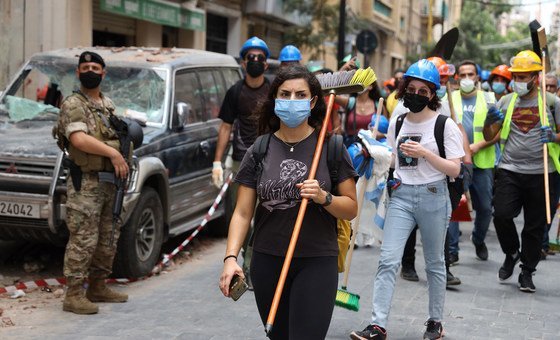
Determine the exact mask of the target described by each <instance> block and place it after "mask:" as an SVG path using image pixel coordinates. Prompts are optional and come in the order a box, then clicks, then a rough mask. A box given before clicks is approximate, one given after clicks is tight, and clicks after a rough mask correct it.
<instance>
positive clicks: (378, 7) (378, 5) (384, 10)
mask: <svg viewBox="0 0 560 340" xmlns="http://www.w3.org/2000/svg"><path fill="white" fill-rule="evenodd" d="M373 10H374V11H376V12H377V13H379V14H382V15H384V16H386V17H388V18H390V17H391V12H392V11H393V9H392V8H391V7H389V6H387V5H385V4H384V3H383V2H382V1H381V0H375V2H374V3H373Z"/></svg>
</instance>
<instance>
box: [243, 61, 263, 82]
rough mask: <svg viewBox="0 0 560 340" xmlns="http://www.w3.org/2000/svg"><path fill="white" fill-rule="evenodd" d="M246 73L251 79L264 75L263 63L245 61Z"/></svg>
mask: <svg viewBox="0 0 560 340" xmlns="http://www.w3.org/2000/svg"><path fill="white" fill-rule="evenodd" d="M247 73H248V74H249V75H250V76H251V77H253V78H256V77H258V76H260V75H262V74H263V73H264V63H263V62H260V61H254V60H249V61H247Z"/></svg>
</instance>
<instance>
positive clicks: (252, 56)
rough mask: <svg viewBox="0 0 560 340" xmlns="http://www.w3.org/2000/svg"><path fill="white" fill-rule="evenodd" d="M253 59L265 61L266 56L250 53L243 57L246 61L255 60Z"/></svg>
mask: <svg viewBox="0 0 560 340" xmlns="http://www.w3.org/2000/svg"><path fill="white" fill-rule="evenodd" d="M255 59H256V60H257V61H260V62H261V63H263V62H265V61H266V57H265V56H264V55H262V54H253V53H251V54H247V56H246V57H245V60H247V61H251V60H255Z"/></svg>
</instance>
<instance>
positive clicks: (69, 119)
mask: <svg viewBox="0 0 560 340" xmlns="http://www.w3.org/2000/svg"><path fill="white" fill-rule="evenodd" d="M102 101H103V105H99V104H96V103H94V102H93V101H91V100H88V99H87V98H86V97H85V96H83V95H81V94H74V95H72V96H70V97H68V98H67V99H66V100H65V101H64V103H63V104H62V107H61V110H60V117H59V129H60V130H61V131H63V133H64V135H65V136H66V138H67V139H68V140H69V139H70V138H69V137H70V135H71V134H72V133H73V132H77V131H83V132H85V133H87V134H88V135H91V136H93V137H95V138H97V139H99V140H101V141H102V142H104V143H106V144H108V145H110V146H112V147H115V148H116V149H118V147H119V144H118V139H117V138H118V137H117V135H116V133H115V131H114V130H113V128H112V127H111V125H110V123H109V119H108V117H109V114H110V112H112V111H114V105H113V103H112V102H111V100H110V99H109V98H107V97H102ZM68 149H69V150H68V151H69V157H70V159H72V160H73V161H74V163H76V164H77V165H78V166H80V168H81V169H82V172H83V175H82V181H81V190H80V191H76V190H75V188H74V185H73V183H72V181H71V180H70V179H69V180H68V181H67V186H68V191H67V196H68V198H67V202H66V223H67V226H68V230H69V232H70V239H69V240H68V244H67V246H66V254H65V256H64V276H66V277H67V278H75V279H78V280H80V279H85V278H87V277H88V276H89V277H90V278H106V277H107V276H109V274H110V273H111V268H112V265H113V259H114V256H115V252H116V245H115V244H116V240H117V239H118V236H119V230H118V229H119V228H117V230H116V231H115V241H114V243H115V244H113V245H111V244H110V235H111V230H112V217H113V216H112V206H113V200H114V197H115V189H116V187H115V185H114V184H113V183H108V182H100V181H99V179H98V172H99V171H113V167H112V164H111V162H110V160H109V159H108V158H106V157H102V156H96V155H89V154H85V153H83V152H81V151H80V150H78V149H76V148H73V147H72V145H70V146H69V148H68Z"/></svg>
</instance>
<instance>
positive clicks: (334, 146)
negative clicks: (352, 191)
mask: <svg viewBox="0 0 560 340" xmlns="http://www.w3.org/2000/svg"><path fill="white" fill-rule="evenodd" d="M343 148H344V139H343V137H342V135H338V134H333V135H332V136H330V137H329V140H328V142H327V167H328V168H329V176H330V178H331V184H332V188H333V189H332V190H333V191H335V190H334V188H335V187H336V185H337V184H338V175H339V174H338V169H339V168H340V164H342V152H343Z"/></svg>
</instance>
